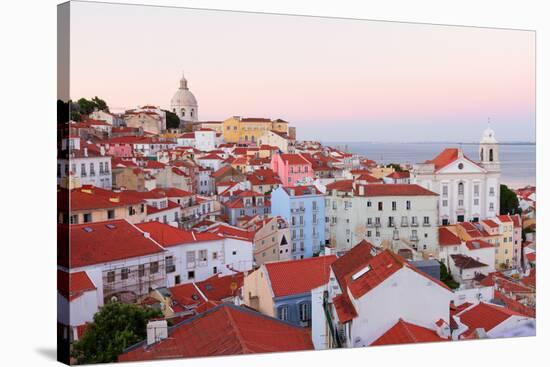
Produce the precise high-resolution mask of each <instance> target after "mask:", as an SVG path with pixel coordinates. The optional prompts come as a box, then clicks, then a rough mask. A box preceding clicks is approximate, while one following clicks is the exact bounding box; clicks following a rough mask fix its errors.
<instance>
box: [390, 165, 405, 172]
mask: <svg viewBox="0 0 550 367" xmlns="http://www.w3.org/2000/svg"><path fill="white" fill-rule="evenodd" d="M388 167H392V168H393V169H394V170H395V172H403V168H401V166H400V165H399V163H390V164H388Z"/></svg>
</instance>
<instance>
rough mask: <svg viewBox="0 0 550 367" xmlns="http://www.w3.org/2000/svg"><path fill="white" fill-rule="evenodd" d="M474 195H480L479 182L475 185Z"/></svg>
mask: <svg viewBox="0 0 550 367" xmlns="http://www.w3.org/2000/svg"><path fill="white" fill-rule="evenodd" d="M474 196H479V184H475V185H474Z"/></svg>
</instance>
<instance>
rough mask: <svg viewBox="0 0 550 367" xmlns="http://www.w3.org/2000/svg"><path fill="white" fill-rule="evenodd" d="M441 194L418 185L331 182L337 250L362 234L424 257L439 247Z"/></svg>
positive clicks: (331, 228)
mask: <svg viewBox="0 0 550 367" xmlns="http://www.w3.org/2000/svg"><path fill="white" fill-rule="evenodd" d="M437 199H438V195H437V194H436V193H434V192H431V191H429V190H426V189H425V188H423V187H421V186H418V185H402V184H395V185H386V184H367V185H361V184H357V183H354V182H353V181H351V180H344V181H336V182H334V183H333V184H329V185H327V196H326V199H325V216H326V220H325V223H326V226H325V228H326V234H325V238H327V239H329V241H330V245H331V246H332V247H334V248H335V249H336V250H337V251H340V250H349V249H351V248H352V247H354V246H355V245H356V244H357V243H359V242H361V241H362V240H367V241H369V242H371V243H373V244H375V245H376V246H381V247H384V248H391V249H392V250H393V251H395V252H398V251H399V250H401V249H407V250H410V251H411V252H413V254H416V255H417V256H418V257H421V256H422V254H426V255H435V254H436V252H437V249H438V227H437Z"/></svg>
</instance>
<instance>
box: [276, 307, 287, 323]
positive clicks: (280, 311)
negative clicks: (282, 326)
mask: <svg viewBox="0 0 550 367" xmlns="http://www.w3.org/2000/svg"><path fill="white" fill-rule="evenodd" d="M277 317H278V318H279V319H280V320H283V321H287V320H288V306H279V307H278V308H277Z"/></svg>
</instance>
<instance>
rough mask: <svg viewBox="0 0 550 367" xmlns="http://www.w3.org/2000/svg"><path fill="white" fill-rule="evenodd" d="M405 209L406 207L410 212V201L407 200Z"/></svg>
mask: <svg viewBox="0 0 550 367" xmlns="http://www.w3.org/2000/svg"><path fill="white" fill-rule="evenodd" d="M406 207H407V210H411V201H410V200H407V202H406Z"/></svg>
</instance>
